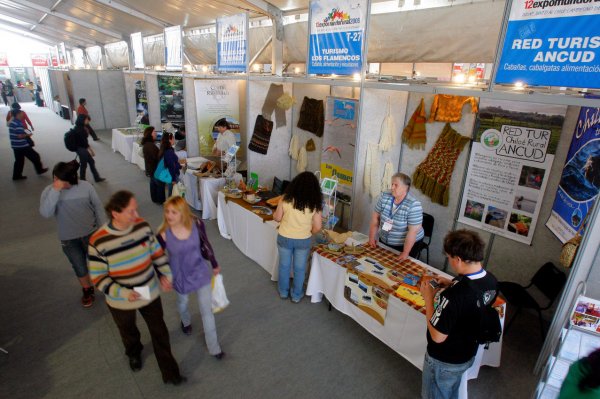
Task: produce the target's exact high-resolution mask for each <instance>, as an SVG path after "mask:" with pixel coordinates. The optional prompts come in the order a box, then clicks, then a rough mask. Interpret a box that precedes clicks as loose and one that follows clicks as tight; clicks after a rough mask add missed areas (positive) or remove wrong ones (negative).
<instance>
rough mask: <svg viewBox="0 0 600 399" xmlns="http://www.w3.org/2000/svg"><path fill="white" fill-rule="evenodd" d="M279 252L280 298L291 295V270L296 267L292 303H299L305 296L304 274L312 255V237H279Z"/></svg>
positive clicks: (278, 283)
mask: <svg viewBox="0 0 600 399" xmlns="http://www.w3.org/2000/svg"><path fill="white" fill-rule="evenodd" d="M277 249H278V251H279V281H278V282H277V285H278V288H279V296H281V297H282V298H287V297H288V296H289V295H290V269H291V267H292V264H293V266H294V284H293V286H292V292H291V294H292V301H294V302H298V301H300V299H302V297H303V296H304V274H305V273H306V262H307V261H308V255H309V254H310V237H309V238H305V239H295V238H287V237H284V236H282V235H277Z"/></svg>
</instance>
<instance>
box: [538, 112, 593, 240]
mask: <svg viewBox="0 0 600 399" xmlns="http://www.w3.org/2000/svg"><path fill="white" fill-rule="evenodd" d="M599 191H600V108H590V107H581V110H580V111H579V119H578V121H577V125H576V126H575V132H574V133H573V139H572V140H571V147H570V148H569V153H568V154H567V160H566V162H565V167H564V169H563V172H562V176H561V178H560V183H559V186H558V189H557V191H556V198H555V199H554V205H552V213H551V214H550V218H549V219H548V222H547V223H546V226H547V227H548V228H549V229H550V230H551V231H552V232H553V233H554V234H555V235H556V236H557V237H558V239H559V240H560V241H561V242H562V243H565V242H567V241H569V240H570V239H571V238H573V236H575V234H576V233H577V231H580V233H581V234H583V227H584V226H583V224H584V222H585V219H586V216H587V214H588V213H589V212H590V211H591V209H592V207H593V206H594V202H595V201H596V198H597V197H598V192H599Z"/></svg>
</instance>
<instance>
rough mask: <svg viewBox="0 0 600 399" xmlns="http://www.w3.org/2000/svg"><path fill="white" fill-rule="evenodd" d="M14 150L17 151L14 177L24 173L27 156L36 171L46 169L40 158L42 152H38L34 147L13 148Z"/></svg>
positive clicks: (40, 171) (39, 171)
mask: <svg viewBox="0 0 600 399" xmlns="http://www.w3.org/2000/svg"><path fill="white" fill-rule="evenodd" d="M13 152H14V153H15V163H14V166H13V179H16V178H18V177H21V176H22V175H23V168H24V167H25V158H27V159H29V160H30V161H31V163H32V164H33V167H34V168H35V171H36V173H38V174H40V173H42V169H44V166H42V159H41V158H40V154H38V153H37V152H36V151H35V150H34V149H33V148H31V147H23V148H13Z"/></svg>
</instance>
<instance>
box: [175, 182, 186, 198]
mask: <svg viewBox="0 0 600 399" xmlns="http://www.w3.org/2000/svg"><path fill="white" fill-rule="evenodd" d="M173 195H174V196H175V195H177V196H179V197H184V198H185V184H183V183H181V182H179V183H175V184H174V185H173Z"/></svg>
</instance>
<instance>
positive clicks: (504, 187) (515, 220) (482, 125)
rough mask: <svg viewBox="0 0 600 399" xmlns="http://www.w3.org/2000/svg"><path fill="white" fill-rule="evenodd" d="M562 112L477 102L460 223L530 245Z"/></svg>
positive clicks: (558, 108) (536, 106)
mask: <svg viewBox="0 0 600 399" xmlns="http://www.w3.org/2000/svg"><path fill="white" fill-rule="evenodd" d="M566 112H567V107H566V106H563V105H548V104H532V103H524V102H516V101H502V100H490V99H483V100H481V103H480V107H479V114H478V116H477V123H476V126H477V128H476V132H475V141H474V142H473V147H472V149H471V157H470V159H469V166H468V171H467V179H466V183H465V189H464V192H463V198H462V203H461V206H460V216H459V219H458V221H459V222H461V223H464V224H467V225H470V226H473V227H477V228H480V229H482V230H485V231H489V232H491V233H494V234H498V235H501V236H504V237H507V238H510V239H513V240H515V241H519V242H522V243H525V244H531V240H532V239H533V232H534V230H535V226H536V223H537V219H538V215H539V212H540V208H541V206H542V199H543V198H544V192H545V190H546V184H547V183H548V180H549V174H550V168H551V167H552V162H553V161H554V154H555V152H556V146H557V145H558V141H559V140H560V134H561V130H562V126H563V122H564V119H565V114H566Z"/></svg>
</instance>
